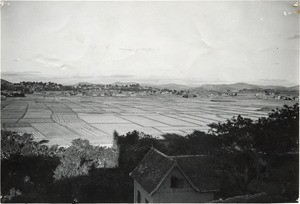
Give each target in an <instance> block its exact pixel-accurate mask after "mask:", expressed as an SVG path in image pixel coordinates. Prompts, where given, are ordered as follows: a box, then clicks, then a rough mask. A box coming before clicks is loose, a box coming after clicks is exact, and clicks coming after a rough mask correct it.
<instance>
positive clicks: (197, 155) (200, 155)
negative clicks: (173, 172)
mask: <svg viewBox="0 0 300 204" xmlns="http://www.w3.org/2000/svg"><path fill="white" fill-rule="evenodd" d="M206 156H209V155H206V154H195V155H177V156H169V157H171V158H176V157H206Z"/></svg>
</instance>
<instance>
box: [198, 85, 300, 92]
mask: <svg viewBox="0 0 300 204" xmlns="http://www.w3.org/2000/svg"><path fill="white" fill-rule="evenodd" d="M195 89H199V90H200V89H202V90H207V91H227V90H231V91H232V90H238V91H240V90H243V89H246V90H251V89H252V90H259V89H260V90H266V89H271V90H281V91H299V86H292V87H284V86H262V85H254V84H247V83H235V84H204V85H202V86H199V87H196V88H195Z"/></svg>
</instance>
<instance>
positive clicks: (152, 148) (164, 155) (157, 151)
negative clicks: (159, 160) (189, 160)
mask: <svg viewBox="0 0 300 204" xmlns="http://www.w3.org/2000/svg"><path fill="white" fill-rule="evenodd" d="M151 150H153V151H155V152H156V153H158V154H160V155H162V156H163V157H165V158H168V159H169V160H171V161H174V160H173V159H172V158H170V156H168V155H166V154H164V153H162V152H160V151H159V150H157V149H155V148H154V147H151V148H150V150H149V151H148V152H147V153H146V154H145V156H144V158H143V159H142V160H141V161H140V163H139V164H138V165H137V166H136V167H135V168H134V169H133V170H132V171H131V172H130V173H129V176H131V175H132V172H133V171H135V170H136V169H137V168H138V167H139V165H140V164H141V163H142V162H143V161H144V160H145V159H146V158H147V156H148V155H149V154H150V152H151Z"/></svg>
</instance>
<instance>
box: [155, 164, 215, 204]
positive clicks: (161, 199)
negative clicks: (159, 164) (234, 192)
mask: <svg viewBox="0 0 300 204" xmlns="http://www.w3.org/2000/svg"><path fill="white" fill-rule="evenodd" d="M172 176H176V177H177V178H179V179H183V188H171V177H172ZM152 197H153V202H155V203H181V202H184V203H193V202H195V203H199V202H208V201H212V200H214V193H213V192H208V193H200V192H197V191H196V190H195V189H194V188H193V187H192V186H191V185H190V184H189V182H188V181H187V180H186V178H185V177H184V175H183V174H182V173H181V172H180V170H179V169H178V168H177V167H175V168H174V169H173V170H172V171H171V172H170V174H169V175H168V176H167V177H166V179H165V180H164V181H163V183H162V184H161V186H160V187H159V188H158V190H157V191H156V192H155V193H154V194H153V195H152Z"/></svg>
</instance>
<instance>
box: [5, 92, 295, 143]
mask: <svg viewBox="0 0 300 204" xmlns="http://www.w3.org/2000/svg"><path fill="white" fill-rule="evenodd" d="M294 103H295V102H293V101H284V100H275V99H269V100H261V99H256V98H255V97H254V96H253V97H250V96H249V95H248V96H245V97H243V96H238V97H223V98H222V97H217V98H200V97H198V98H188V99H186V98H181V97H178V96H173V95H171V96H148V97H128V98H126V97H122V98H118V97H75V96H72V97H70V96H68V97H62V96H59V97H58V96H41V95H28V96H26V97H25V98H2V99H1V129H3V130H8V131H15V132H19V133H20V134H23V133H30V134H32V135H33V137H34V138H35V140H37V141H39V140H42V139H46V140H49V143H48V144H49V145H53V144H58V145H60V146H69V145H70V144H71V142H72V140H74V139H77V138H82V139H88V140H89V141H90V142H91V144H94V145H105V146H110V145H112V142H113V141H112V138H113V132H114V131H117V132H118V133H119V134H126V133H127V132H131V131H133V130H138V131H142V132H144V133H146V134H150V135H153V136H155V137H157V138H163V135H165V134H177V135H182V136H184V135H186V134H190V133H192V132H193V131H194V130H201V131H208V130H209V127H208V126H207V125H208V124H210V123H213V122H223V121H226V120H227V119H230V118H232V117H233V116H237V115H241V116H243V117H249V118H251V119H253V120H255V119H257V118H259V117H266V116H268V112H267V111H265V110H271V109H274V108H277V107H282V106H283V105H284V104H287V105H292V104H294Z"/></svg>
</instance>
